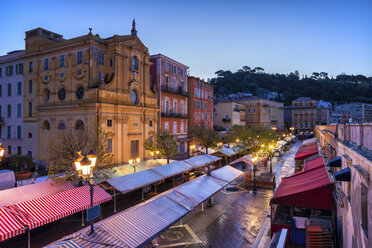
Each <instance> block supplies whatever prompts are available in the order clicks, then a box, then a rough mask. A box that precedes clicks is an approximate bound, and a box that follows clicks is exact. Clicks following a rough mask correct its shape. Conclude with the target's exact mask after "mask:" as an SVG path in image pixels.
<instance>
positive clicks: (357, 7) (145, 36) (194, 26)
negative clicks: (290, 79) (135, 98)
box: [0, 0, 372, 79]
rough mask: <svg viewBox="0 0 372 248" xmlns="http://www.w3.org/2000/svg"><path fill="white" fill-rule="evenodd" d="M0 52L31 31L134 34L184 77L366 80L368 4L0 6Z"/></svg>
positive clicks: (280, 0) (298, 0)
mask: <svg viewBox="0 0 372 248" xmlns="http://www.w3.org/2000/svg"><path fill="white" fill-rule="evenodd" d="M1 9H2V11H1V15H0V54H1V55H2V54H5V53H6V52H8V51H12V50H17V49H23V48H24V32H25V31H26V30H30V29H33V28H36V27H43V28H45V29H48V30H51V31H54V32H56V33H59V34H62V35H63V36H64V38H66V39H68V38H72V37H75V36H79V35H83V34H86V33H88V28H89V27H92V28H93V33H94V34H95V33H98V34H99V35H100V36H101V37H108V36H112V35H113V34H122V35H123V34H129V33H130V29H131V22H132V19H133V18H136V22H137V30H138V36H139V37H140V39H141V40H142V41H143V43H144V44H145V45H146V46H147V47H148V48H149V51H150V53H151V54H157V53H162V54H165V55H167V56H169V57H171V58H173V59H175V60H177V61H179V62H181V63H183V64H185V65H187V66H189V67H190V73H191V75H195V76H199V77H201V78H205V79H206V78H208V77H213V76H214V72H216V71H217V70H220V69H222V70H231V71H236V70H237V69H240V68H241V67H242V66H244V65H248V66H251V67H256V66H260V67H263V68H264V69H265V70H266V71H268V72H270V73H276V72H278V73H289V72H292V71H294V70H298V71H299V72H300V75H303V74H308V75H310V74H311V73H312V72H313V71H317V72H320V71H326V72H328V73H329V74H330V75H337V74H340V73H342V72H345V73H348V74H364V75H367V76H372V28H371V27H372V15H371V13H372V1H358V0H355V1H341V0H339V1H314V0H312V1H309V0H307V1H305V0H292V1H289V0H276V1H268V0H260V1H257V0H254V1H253V0H252V1H248V0H246V1H233V0H231V1H226V0H225V1H219V0H215V1H192V0H189V1H174V0H173V1H161V0H158V1H138V0H137V1H124V0H122V1H107V0H106V1H94V0H91V1H83V0H79V1H77V0H75V1H70V0H66V1H59V2H57V1H37V0H34V1H16V0H13V1H1Z"/></svg>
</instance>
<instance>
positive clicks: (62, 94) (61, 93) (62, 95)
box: [58, 88, 66, 101]
mask: <svg viewBox="0 0 372 248" xmlns="http://www.w3.org/2000/svg"><path fill="white" fill-rule="evenodd" d="M65 98H66V90H65V88H60V89H59V90H58V99H59V100H61V101H63V100H65Z"/></svg>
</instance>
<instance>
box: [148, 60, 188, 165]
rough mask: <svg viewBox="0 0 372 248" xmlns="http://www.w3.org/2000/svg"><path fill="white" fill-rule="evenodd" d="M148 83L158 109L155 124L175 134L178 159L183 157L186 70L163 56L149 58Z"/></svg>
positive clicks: (186, 102) (185, 152)
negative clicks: (155, 97) (154, 94)
mask: <svg viewBox="0 0 372 248" xmlns="http://www.w3.org/2000/svg"><path fill="white" fill-rule="evenodd" d="M150 61H151V63H152V65H151V84H152V89H153V90H154V92H156V94H157V98H158V104H159V107H160V113H159V119H158V120H159V122H158V125H159V127H160V128H161V129H162V130H165V129H167V130H169V132H170V133H172V134H174V136H175V138H176V139H177V144H178V153H179V156H178V158H186V157H187V156H188V152H187V133H188V121H187V118H188V96H189V92H188V83H187V70H188V69H189V67H187V66H185V65H183V64H181V63H179V62H177V61H175V60H173V59H171V58H169V57H167V56H165V55H163V54H157V55H152V56H151V59H150Z"/></svg>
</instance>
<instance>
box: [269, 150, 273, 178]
mask: <svg viewBox="0 0 372 248" xmlns="http://www.w3.org/2000/svg"><path fill="white" fill-rule="evenodd" d="M269 149H270V150H269V153H270V173H273V162H272V157H273V155H272V152H273V149H274V146H273V145H270V146H269Z"/></svg>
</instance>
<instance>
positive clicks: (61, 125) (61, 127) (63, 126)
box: [58, 122, 66, 130]
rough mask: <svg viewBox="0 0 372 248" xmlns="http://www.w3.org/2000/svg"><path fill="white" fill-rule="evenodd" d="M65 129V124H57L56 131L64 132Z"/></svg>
mask: <svg viewBox="0 0 372 248" xmlns="http://www.w3.org/2000/svg"><path fill="white" fill-rule="evenodd" d="M65 129H66V125H65V123H63V122H61V123H59V124H58V130H65Z"/></svg>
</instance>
